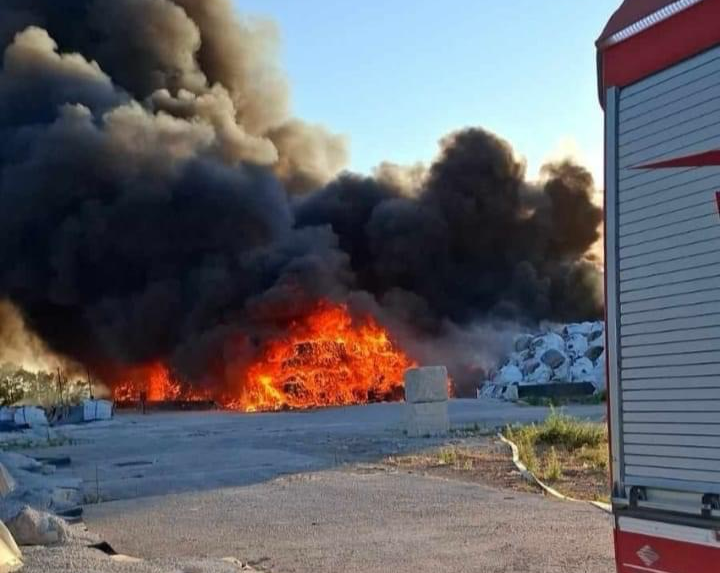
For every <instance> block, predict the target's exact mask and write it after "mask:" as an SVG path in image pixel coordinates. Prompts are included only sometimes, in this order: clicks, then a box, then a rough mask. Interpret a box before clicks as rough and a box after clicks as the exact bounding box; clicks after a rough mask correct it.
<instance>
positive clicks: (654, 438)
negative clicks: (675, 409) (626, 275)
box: [623, 434, 720, 451]
mask: <svg viewBox="0 0 720 573" xmlns="http://www.w3.org/2000/svg"><path fill="white" fill-rule="evenodd" d="M623 441H624V442H625V444H626V446H627V445H633V446H634V445H642V446H645V447H653V446H656V445H659V446H686V447H687V446H690V448H691V450H692V451H694V448H695V447H709V448H718V447H720V441H719V440H718V438H717V436H678V435H673V434H625V436H623ZM683 449H684V448H683Z"/></svg>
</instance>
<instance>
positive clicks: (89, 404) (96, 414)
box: [83, 400, 113, 422]
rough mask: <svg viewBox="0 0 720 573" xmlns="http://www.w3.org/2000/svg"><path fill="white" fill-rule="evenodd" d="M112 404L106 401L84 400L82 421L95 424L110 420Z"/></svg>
mask: <svg viewBox="0 0 720 573" xmlns="http://www.w3.org/2000/svg"><path fill="white" fill-rule="evenodd" d="M112 408H113V404H112V402H109V401H108V400H85V401H84V402H83V420H84V421H85V422H95V421H99V420H110V419H112Z"/></svg>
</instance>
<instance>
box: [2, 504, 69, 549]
mask: <svg viewBox="0 0 720 573" xmlns="http://www.w3.org/2000/svg"><path fill="white" fill-rule="evenodd" d="M6 525H7V528H8V530H9V531H10V533H11V534H12V536H13V537H14V538H15V541H16V542H17V543H18V545H57V544H63V543H67V541H68V540H69V539H70V529H69V528H68V525H67V523H65V521H63V520H62V519H60V518H59V517H56V516H54V515H51V514H49V513H42V512H39V511H35V510H34V509H32V508H30V507H25V508H23V510H22V511H21V512H20V513H19V514H17V515H16V516H15V517H13V518H12V519H10V520H9V521H8V522H7V523H6Z"/></svg>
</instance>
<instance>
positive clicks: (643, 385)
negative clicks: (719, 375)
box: [623, 376, 717, 390]
mask: <svg viewBox="0 0 720 573" xmlns="http://www.w3.org/2000/svg"><path fill="white" fill-rule="evenodd" d="M623 387H624V388H625V390H676V389H678V388H717V380H715V378H714V377H713V376H682V377H679V378H651V379H649V380H647V379H646V380H643V379H642V378H636V379H635V380H624V381H623Z"/></svg>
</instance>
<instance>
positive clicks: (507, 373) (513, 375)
mask: <svg viewBox="0 0 720 573" xmlns="http://www.w3.org/2000/svg"><path fill="white" fill-rule="evenodd" d="M522 381H523V373H522V371H521V370H520V368H518V367H517V366H515V365H514V364H508V365H507V366H503V367H502V368H501V369H500V372H498V375H497V377H496V378H495V383H496V384H500V385H501V386H509V385H510V384H520V382H522Z"/></svg>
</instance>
